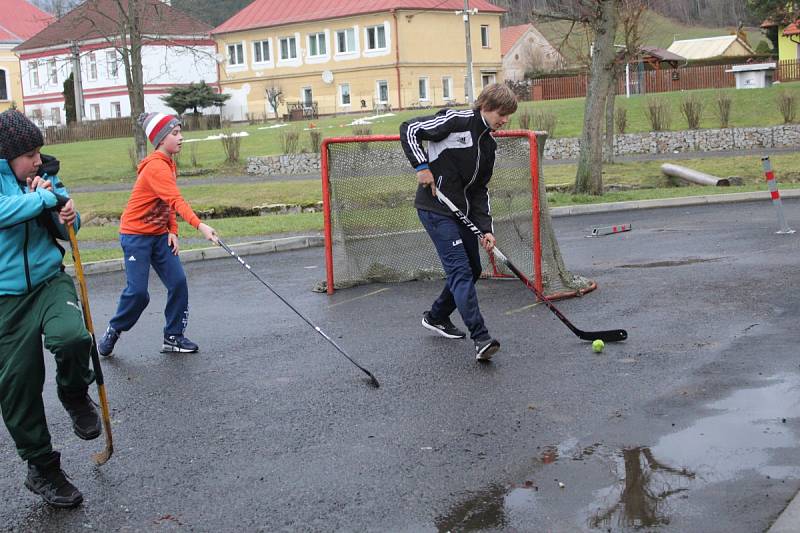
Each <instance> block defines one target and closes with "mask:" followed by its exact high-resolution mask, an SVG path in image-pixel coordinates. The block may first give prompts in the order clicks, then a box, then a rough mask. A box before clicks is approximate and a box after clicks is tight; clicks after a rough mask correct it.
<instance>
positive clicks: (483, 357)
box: [475, 337, 500, 361]
mask: <svg viewBox="0 0 800 533" xmlns="http://www.w3.org/2000/svg"><path fill="white" fill-rule="evenodd" d="M499 349H500V342H499V341H497V340H495V339H493V338H491V337H489V338H488V339H486V340H482V341H475V359H477V360H478V361H491V359H492V356H493V355H494V354H496V353H497V350H499Z"/></svg>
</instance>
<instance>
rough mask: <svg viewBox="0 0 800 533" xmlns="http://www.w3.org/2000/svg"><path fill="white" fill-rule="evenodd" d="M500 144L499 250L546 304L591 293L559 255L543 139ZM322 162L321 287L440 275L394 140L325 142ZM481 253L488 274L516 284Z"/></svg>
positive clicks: (499, 136)
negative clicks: (543, 159) (543, 177)
mask: <svg viewBox="0 0 800 533" xmlns="http://www.w3.org/2000/svg"><path fill="white" fill-rule="evenodd" d="M494 137H495V140H496V141H497V152H496V159H495V166H494V173H493V174H492V179H491V181H490V182H489V197H490V200H491V210H492V217H493V220H494V234H495V237H496V238H497V246H498V247H499V248H500V249H501V250H502V251H503V253H504V254H505V255H506V256H508V258H509V259H510V260H511V261H512V262H513V263H514V264H515V265H516V266H517V267H518V268H520V269H521V270H523V271H524V272H525V274H526V275H527V276H528V277H529V279H530V280H531V282H532V283H534V284H535V285H536V288H537V289H539V290H540V291H541V292H543V293H544V294H545V295H547V296H548V298H563V297H568V296H574V295H577V294H582V293H585V292H588V291H590V290H593V289H594V288H595V284H594V282H592V281H591V280H588V279H586V278H583V277H581V276H575V275H573V274H571V273H570V272H569V271H568V270H567V268H566V266H565V265H564V261H563V259H562V257H561V253H560V252H559V249H558V243H557V242H556V239H555V234H554V232H553V228H552V224H551V222H550V216H549V212H548V210H547V195H546V194H545V187H544V183H543V182H542V180H540V179H539V176H540V170H541V165H540V154H541V153H542V152H543V149H544V141H545V139H546V135H545V134H542V133H537V132H532V131H527V130H525V131H503V132H496V133H495V134H494ZM321 163H322V197H323V209H324V222H325V266H326V280H325V281H324V282H321V283H320V284H319V285H318V286H317V287H316V290H318V291H320V292H324V291H327V292H328V293H333V292H334V290H335V289H342V288H346V287H352V286H355V285H359V284H363V283H373V282H398V281H409V280H415V279H416V280H419V279H438V278H442V277H443V276H444V272H443V270H442V266H441V263H440V261H439V258H438V256H437V255H436V250H435V249H434V246H433V243H432V242H431V240H430V238H429V237H428V234H427V233H426V232H425V230H424V229H423V227H422V224H421V223H420V221H419V219H418V218H417V212H416V209H415V208H414V195H415V193H416V189H417V182H416V178H415V176H414V171H413V169H412V168H411V166H410V164H409V162H408V160H407V159H406V156H405V154H404V153H403V150H402V147H401V145H400V137H399V136H398V135H369V136H359V137H340V138H329V139H325V140H324V141H323V143H322V147H321ZM481 253H482V254H483V264H484V272H483V277H487V278H504V277H511V278H513V277H514V276H513V274H511V273H510V272H507V271H504V267H503V266H502V265H501V264H499V263H496V262H495V261H494V259H493V258H492V257H491V256H490V255H488V254H485V253H484V252H483V251H481ZM514 279H516V278H514Z"/></svg>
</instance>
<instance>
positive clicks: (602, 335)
mask: <svg viewBox="0 0 800 533" xmlns="http://www.w3.org/2000/svg"><path fill="white" fill-rule="evenodd" d="M436 196H437V197H438V198H439V200H441V201H442V203H444V204H445V205H446V206H447V207H448V208H449V209H450V211H452V212H453V214H454V215H456V217H458V219H459V220H460V221H461V223H462V224H464V225H465V226H466V227H467V228H469V230H470V231H471V232H472V233H474V234H475V235H476V236H477V237H478V238H479V239H481V238H483V232H481V230H480V229H478V226H476V225H475V224H473V223H472V221H471V220H470V219H469V218H467V215H465V214H464V213H462V212H461V210H460V209H459V208H458V207H457V206H456V205H455V204H454V203H453V202H451V201H450V199H449V198H448V197H447V196H445V195H444V193H442V191H440V190H439V189H436ZM494 254H495V257H497V258H498V259H500V261H501V262H502V263H503V264H504V265H506V266H507V267H508V268H509V270H511V272H513V273H514V275H515V276H517V278H519V280H520V281H521V282H522V283H524V284H525V286H526V287H528V289H530V290H531V291H532V292H533V293H534V294H535V295H536V297H537V298H538V299H539V300H541V301H542V303H544V304H545V305H546V306H547V308H548V309H550V311H552V312H553V314H554V315H556V316H557V317H558V318H559V320H561V322H563V323H564V325H565V326H567V327H568V328H569V329H570V331H572V332H573V333H574V334H575V335H577V336H578V337H579V338H580V339H582V340H585V341H594V340H596V339H600V340H602V341H603V342H618V341H624V340H625V339H627V338H628V332H627V331H625V330H624V329H612V330H608V331H583V330H580V329H578V328H577V327H575V325H574V324H573V323H572V322H570V321H569V319H568V318H567V317H565V316H564V315H563V314H562V313H561V311H559V310H558V308H557V307H556V306H555V305H553V303H552V302H550V300H548V299H547V298H546V297H545V295H544V294H542V293H541V292H540V291H539V289H537V288H536V286H535V285H534V284H533V283H531V282H530V280H529V279H528V278H527V276H525V274H523V273H522V271H520V270H519V269H518V268H517V267H516V266H514V263H512V262H511V260H510V259H509V258H508V257H506V256H505V254H503V252H501V251H500V249H499V248H497V247H495V248H494Z"/></svg>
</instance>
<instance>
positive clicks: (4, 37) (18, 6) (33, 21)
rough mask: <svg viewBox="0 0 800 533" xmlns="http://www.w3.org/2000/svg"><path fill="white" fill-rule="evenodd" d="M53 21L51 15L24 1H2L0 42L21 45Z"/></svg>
mask: <svg viewBox="0 0 800 533" xmlns="http://www.w3.org/2000/svg"><path fill="white" fill-rule="evenodd" d="M53 20H54V19H53V15H50V14H49V13H45V12H44V11H42V10H41V9H39V8H38V7H36V6H34V5H33V4H30V3H28V2H26V1H25V0H3V8H2V9H0V42H4V43H9V42H11V43H21V42H22V41H24V40H25V39H28V38H30V37H32V36H34V35H36V33H38V32H40V31H41V30H43V29H44V28H45V27H46V26H47V25H48V24H50V23H51V22H52V21H53Z"/></svg>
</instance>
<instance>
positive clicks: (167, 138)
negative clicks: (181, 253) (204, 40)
mask: <svg viewBox="0 0 800 533" xmlns="http://www.w3.org/2000/svg"><path fill="white" fill-rule="evenodd" d="M139 124H140V125H141V126H142V128H143V129H144V131H145V133H146V134H147V138H148V139H149V140H150V142H151V143H152V144H153V146H154V147H155V151H153V153H152V154H150V155H149V156H147V157H145V158H144V159H142V161H141V162H140V163H139V167H138V169H137V172H138V175H137V177H136V183H135V184H134V186H133V191H132V192H131V197H130V198H129V199H128V205H127V206H126V207H125V211H124V212H123V213H122V219H121V220H120V228H119V233H120V244H121V245H122V250H123V252H124V253H125V258H124V259H125V275H126V277H127V281H128V284H127V286H126V287H125V289H124V290H123V291H122V294H121V295H120V297H119V304H118V306H117V312H116V314H115V315H114V317H113V318H112V319H111V320H110V322H109V324H108V328H106V332H105V334H103V337H102V338H101V339H100V342H99V343H98V344H97V351H98V352H99V353H100V355H104V356H109V355H111V352H112V351H113V350H114V345H115V344H116V342H117V340H118V339H119V336H120V334H121V333H122V332H123V331H128V330H129V329H131V328H132V327H133V326H134V324H136V322H137V321H138V320H139V317H140V316H141V314H142V312H143V311H144V309H145V308H146V307H147V304H148V303H149V302H150V295H149V294H148V292H147V281H148V277H149V275H150V266H151V265H152V267H153V268H154V269H155V271H156V273H157V274H158V277H159V278H160V279H161V281H162V282H163V283H164V286H165V287H166V288H167V306H166V309H164V316H165V318H166V326H165V327H164V343H163V345H162V348H161V351H162V352H182V353H193V352H196V351H197V350H198V349H199V348H198V346H197V344H195V343H194V342H192V341H190V340H189V339H188V338H187V337H185V336H184V334H183V333H184V331H185V330H186V325H187V323H188V320H189V289H188V286H187V284H186V275H185V274H184V271H183V265H181V261H180V258H179V257H178V223H177V221H176V218H175V214H176V213H177V214H179V215H180V216H181V218H183V219H184V220H185V221H186V222H188V223H189V224H191V225H192V226H193V227H195V228H197V229H198V230H199V231H200V233H202V234H203V236H204V237H205V238H206V239H208V240H210V241H212V242H213V243H214V244H217V243H218V240H217V233H216V231H214V228H212V227H210V226H208V225H207V224H204V223H202V222H200V219H199V218H198V217H197V215H196V214H195V212H194V211H192V208H191V207H190V206H189V204H188V203H187V202H186V200H184V199H183V197H182V196H181V192H180V190H179V189H178V183H177V167H176V166H175V161H174V160H173V156H174V155H175V154H177V153H178V152H180V151H181V143H182V142H183V136H182V135H181V123H180V120H179V119H178V118H177V117H175V116H174V115H165V114H163V113H142V115H141V116H139Z"/></svg>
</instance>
